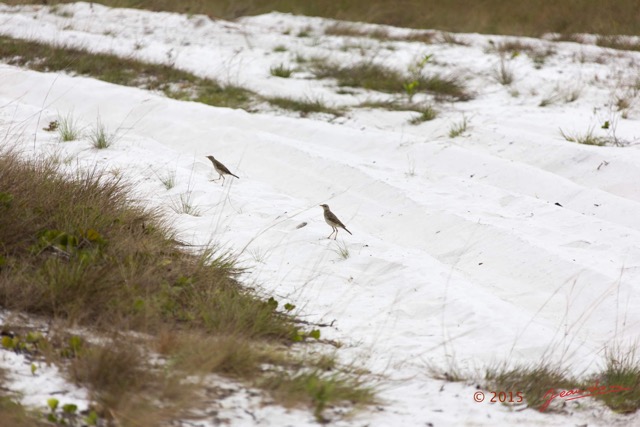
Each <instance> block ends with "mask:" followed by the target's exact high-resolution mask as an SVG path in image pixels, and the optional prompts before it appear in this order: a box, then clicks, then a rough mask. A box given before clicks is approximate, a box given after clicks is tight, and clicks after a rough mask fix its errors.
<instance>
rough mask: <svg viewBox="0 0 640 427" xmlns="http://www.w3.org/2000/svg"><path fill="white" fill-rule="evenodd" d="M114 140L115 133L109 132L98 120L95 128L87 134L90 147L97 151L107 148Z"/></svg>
mask: <svg viewBox="0 0 640 427" xmlns="http://www.w3.org/2000/svg"><path fill="white" fill-rule="evenodd" d="M115 138H116V135H115V133H111V132H109V131H108V130H107V128H106V127H105V126H104V124H103V123H102V122H101V121H100V119H98V120H97V122H96V127H95V128H93V129H92V130H91V132H90V133H89V140H90V141H91V145H93V148H97V149H98V150H102V149H104V148H109V147H110V146H111V144H113V142H114V141H115Z"/></svg>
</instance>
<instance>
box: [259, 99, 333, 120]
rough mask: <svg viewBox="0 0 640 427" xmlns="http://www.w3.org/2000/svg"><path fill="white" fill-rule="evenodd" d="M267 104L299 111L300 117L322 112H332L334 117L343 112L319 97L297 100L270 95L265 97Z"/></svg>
mask: <svg viewBox="0 0 640 427" xmlns="http://www.w3.org/2000/svg"><path fill="white" fill-rule="evenodd" d="M265 99H266V101H267V102H269V104H271V105H273V106H274V107H278V108H282V109H284V110H291V111H297V112H299V113H300V116H301V117H307V116H309V114H312V113H324V114H332V115H334V116H336V117H338V116H342V115H343V114H344V112H343V110H341V109H338V108H334V107H329V106H327V105H326V104H324V103H323V102H322V101H321V100H320V99H315V100H310V99H306V100H297V99H293V98H285V97H272V98H265Z"/></svg>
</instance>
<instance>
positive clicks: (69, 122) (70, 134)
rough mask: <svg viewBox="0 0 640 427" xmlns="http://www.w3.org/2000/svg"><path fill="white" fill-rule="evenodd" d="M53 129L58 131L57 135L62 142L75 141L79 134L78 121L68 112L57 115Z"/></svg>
mask: <svg viewBox="0 0 640 427" xmlns="http://www.w3.org/2000/svg"><path fill="white" fill-rule="evenodd" d="M50 127H51V126H50ZM55 130H57V131H58V137H59V138H60V141H62V142H69V141H75V140H77V139H78V138H80V134H81V131H80V129H79V128H78V122H77V120H76V119H74V118H73V115H72V113H68V114H67V115H66V116H59V117H58V120H57V126H56V127H55Z"/></svg>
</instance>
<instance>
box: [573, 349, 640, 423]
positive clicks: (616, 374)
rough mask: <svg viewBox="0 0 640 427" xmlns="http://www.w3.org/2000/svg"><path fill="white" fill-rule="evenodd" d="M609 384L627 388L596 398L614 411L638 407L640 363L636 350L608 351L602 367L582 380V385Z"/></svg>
mask: <svg viewBox="0 0 640 427" xmlns="http://www.w3.org/2000/svg"><path fill="white" fill-rule="evenodd" d="M596 382H597V384H598V385H600V386H611V387H615V388H618V387H621V388H627V389H628V390H625V391H621V392H615V393H606V394H601V395H599V396H597V397H596V399H599V400H601V401H602V402H603V403H604V404H605V405H607V406H608V407H609V408H611V409H612V410H613V411H615V412H619V413H623V414H628V413H633V412H636V411H637V410H638V409H640V365H638V359H637V357H636V352H635V351H631V352H628V353H626V354H625V353H623V352H621V351H615V352H608V353H607V354H606V365H605V367H604V369H603V370H602V371H601V372H599V373H598V374H596V375H594V376H593V377H592V378H590V379H588V380H587V381H585V382H584V384H583V387H584V388H587V387H592V386H595V384H596Z"/></svg>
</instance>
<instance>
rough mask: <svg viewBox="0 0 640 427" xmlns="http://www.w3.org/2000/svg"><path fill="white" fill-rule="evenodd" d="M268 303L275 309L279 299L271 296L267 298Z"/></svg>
mask: <svg viewBox="0 0 640 427" xmlns="http://www.w3.org/2000/svg"><path fill="white" fill-rule="evenodd" d="M267 305H268V306H269V307H271V308H272V309H273V310H275V309H276V308H278V301H276V300H275V298H274V297H269V299H268V300H267Z"/></svg>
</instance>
